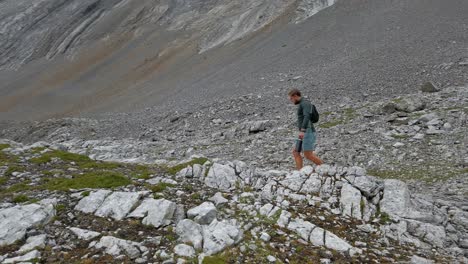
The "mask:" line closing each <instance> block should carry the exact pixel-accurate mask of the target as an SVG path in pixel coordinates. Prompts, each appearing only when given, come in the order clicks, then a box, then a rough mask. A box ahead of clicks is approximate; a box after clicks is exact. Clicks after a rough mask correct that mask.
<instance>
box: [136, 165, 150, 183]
mask: <svg viewBox="0 0 468 264" xmlns="http://www.w3.org/2000/svg"><path fill="white" fill-rule="evenodd" d="M151 174H153V172H152V171H151V169H150V168H149V167H148V166H145V165H137V166H136V167H135V168H134V169H133V172H132V174H131V175H132V177H133V178H137V179H144V180H147V179H149V178H150V177H151Z"/></svg>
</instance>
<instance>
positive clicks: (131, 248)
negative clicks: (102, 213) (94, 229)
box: [94, 236, 145, 259]
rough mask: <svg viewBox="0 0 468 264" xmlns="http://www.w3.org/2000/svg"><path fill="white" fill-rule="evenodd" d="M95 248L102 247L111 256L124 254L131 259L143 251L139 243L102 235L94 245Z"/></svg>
mask: <svg viewBox="0 0 468 264" xmlns="http://www.w3.org/2000/svg"><path fill="white" fill-rule="evenodd" d="M94 247H95V248H96V249H104V252H105V253H107V254H109V255H112V256H120V255H121V254H125V255H127V256H128V257H130V258H131V259H135V258H137V257H139V256H140V255H141V252H142V251H145V248H144V246H142V245H141V243H137V242H133V241H129V240H124V239H120V238H116V237H112V236H104V237H102V238H101V240H99V242H98V243H96V244H95V245H94Z"/></svg>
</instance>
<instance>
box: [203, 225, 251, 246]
mask: <svg viewBox="0 0 468 264" xmlns="http://www.w3.org/2000/svg"><path fill="white" fill-rule="evenodd" d="M242 237H243V235H242V231H241V230H240V229H239V228H238V227H237V226H235V225H233V224H232V223H229V222H228V221H221V222H218V221H217V220H214V221H213V222H212V223H211V224H210V225H209V226H203V252H204V253H206V254H208V255H212V254H216V253H218V252H220V251H222V250H223V249H225V248H226V247H228V246H231V245H234V244H236V243H238V242H239V241H240V240H241V239H242Z"/></svg>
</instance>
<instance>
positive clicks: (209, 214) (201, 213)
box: [187, 202, 218, 225]
mask: <svg viewBox="0 0 468 264" xmlns="http://www.w3.org/2000/svg"><path fill="white" fill-rule="evenodd" d="M217 213H218V211H217V210H216V206H215V205H214V204H213V203H211V202H204V203H202V204H200V205H199V206H197V207H194V208H192V209H190V210H188V211H187V216H188V217H190V218H194V220H195V222H197V223H199V224H201V225H209V224H210V223H211V222H212V221H213V220H214V219H216V215H217Z"/></svg>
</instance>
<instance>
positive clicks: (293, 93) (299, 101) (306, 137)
mask: <svg viewBox="0 0 468 264" xmlns="http://www.w3.org/2000/svg"><path fill="white" fill-rule="evenodd" d="M288 97H289V100H290V101H291V102H292V103H293V104H295V105H297V106H298V107H297V127H298V129H299V139H301V140H302V148H301V149H300V150H299V151H298V149H296V147H294V148H293V151H292V153H293V156H294V161H295V162H296V168H297V169H298V170H300V169H302V165H303V161H302V156H301V153H300V152H301V151H303V152H304V156H305V157H306V158H307V159H308V160H310V161H312V162H313V163H315V164H316V165H321V164H323V161H322V160H321V159H320V158H319V157H317V155H315V153H314V150H315V141H316V132H315V128H314V125H313V124H312V121H311V112H312V104H311V103H310V101H308V100H307V99H305V98H303V97H302V96H301V92H300V91H299V90H298V89H292V90H290V91H289V93H288Z"/></svg>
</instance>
